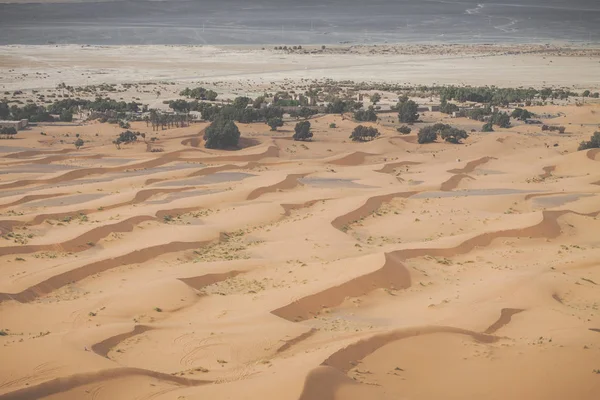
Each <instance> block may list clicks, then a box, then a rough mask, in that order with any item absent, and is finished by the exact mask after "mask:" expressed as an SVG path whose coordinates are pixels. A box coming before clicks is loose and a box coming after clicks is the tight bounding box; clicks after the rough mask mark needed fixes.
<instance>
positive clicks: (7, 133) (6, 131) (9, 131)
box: [0, 126, 17, 139]
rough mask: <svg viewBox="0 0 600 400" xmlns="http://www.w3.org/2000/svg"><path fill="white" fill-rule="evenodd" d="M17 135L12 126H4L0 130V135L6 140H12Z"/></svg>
mask: <svg viewBox="0 0 600 400" xmlns="http://www.w3.org/2000/svg"><path fill="white" fill-rule="evenodd" d="M16 134H17V129H16V128H15V127H14V126H5V127H3V128H0V135H4V138H6V139H12V138H13V137H14V136H15V135H16Z"/></svg>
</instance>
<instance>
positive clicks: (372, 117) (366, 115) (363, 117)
mask: <svg viewBox="0 0 600 400" xmlns="http://www.w3.org/2000/svg"><path fill="white" fill-rule="evenodd" d="M354 119H355V120H357V121H373V122H375V121H377V114H375V109H374V108H373V107H372V106H371V107H369V108H368V109H366V110H358V111H356V112H355V113H354Z"/></svg>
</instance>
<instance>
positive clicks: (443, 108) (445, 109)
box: [440, 99, 459, 114]
mask: <svg viewBox="0 0 600 400" xmlns="http://www.w3.org/2000/svg"><path fill="white" fill-rule="evenodd" d="M458 110H459V108H458V106H457V105H456V104H454V103H448V101H446V99H443V100H442V103H441V104H440V112H441V113H443V114H452V113H453V112H455V111H458Z"/></svg>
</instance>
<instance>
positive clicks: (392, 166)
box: [375, 161, 421, 174]
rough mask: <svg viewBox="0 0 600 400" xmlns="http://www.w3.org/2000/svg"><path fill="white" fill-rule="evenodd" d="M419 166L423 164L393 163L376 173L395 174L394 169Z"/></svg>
mask: <svg viewBox="0 0 600 400" xmlns="http://www.w3.org/2000/svg"><path fill="white" fill-rule="evenodd" d="M419 164H421V163H420V162H416V161H398V162H393V163H387V164H385V165H384V166H383V168H381V169H378V170H375V172H381V173H383V174H389V173H392V172H394V169H396V168H398V167H403V166H405V165H419Z"/></svg>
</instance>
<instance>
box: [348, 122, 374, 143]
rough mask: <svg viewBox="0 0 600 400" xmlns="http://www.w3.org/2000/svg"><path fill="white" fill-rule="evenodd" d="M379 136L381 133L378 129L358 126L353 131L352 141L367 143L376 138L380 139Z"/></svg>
mask: <svg viewBox="0 0 600 400" xmlns="http://www.w3.org/2000/svg"><path fill="white" fill-rule="evenodd" d="M379 135H380V134H379V131H378V130H377V129H376V128H372V127H370V126H363V125H358V126H357V127H356V128H354V130H353V131H352V134H351V135H350V139H352V141H354V142H366V141H368V140H373V139H375V138H376V137H379Z"/></svg>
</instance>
